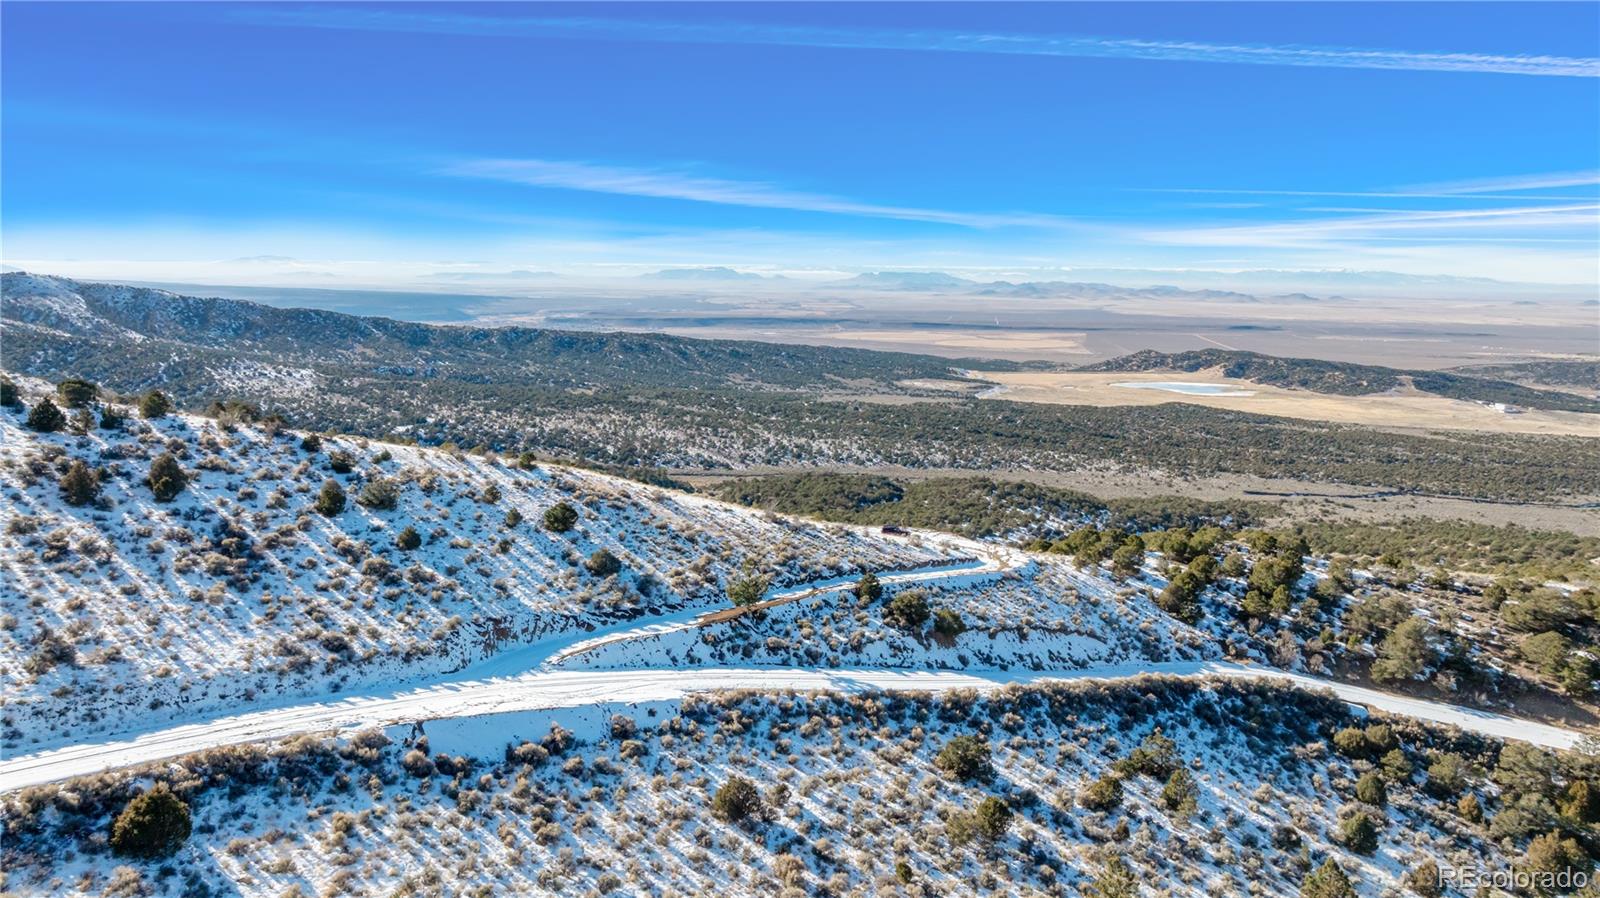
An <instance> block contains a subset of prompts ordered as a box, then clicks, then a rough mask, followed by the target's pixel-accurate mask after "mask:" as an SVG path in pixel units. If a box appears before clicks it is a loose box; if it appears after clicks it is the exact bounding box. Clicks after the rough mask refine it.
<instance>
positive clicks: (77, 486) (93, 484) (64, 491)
mask: <svg viewBox="0 0 1600 898" xmlns="http://www.w3.org/2000/svg"><path fill="white" fill-rule="evenodd" d="M98 495H100V478H99V477H98V476H96V475H95V472H94V471H92V470H90V468H89V466H88V465H86V464H84V463H83V461H82V460H81V459H74V460H73V462H72V464H70V465H68V466H67V473H66V474H64V475H63V476H62V477H61V498H62V499H63V500H65V501H66V503H67V504H68V505H88V504H89V503H90V502H93V501H94V500H95V497H96V496H98Z"/></svg>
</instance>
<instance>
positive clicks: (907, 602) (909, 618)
mask: <svg viewBox="0 0 1600 898" xmlns="http://www.w3.org/2000/svg"><path fill="white" fill-rule="evenodd" d="M929 614H930V612H929V610H928V599H927V597H926V596H925V594H924V593H923V592H922V590H920V589H908V590H906V591H905V592H901V593H896V594H895V597H894V598H892V599H890V600H889V604H888V605H887V606H885V608H884V610H883V619H884V621H885V622H887V623H888V624H889V625H890V626H893V627H897V628H899V629H901V630H915V629H917V628H919V627H921V626H922V625H923V624H925V623H927V622H928V615H929Z"/></svg>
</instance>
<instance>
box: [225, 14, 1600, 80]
mask: <svg viewBox="0 0 1600 898" xmlns="http://www.w3.org/2000/svg"><path fill="white" fill-rule="evenodd" d="M233 14H234V15H235V16H238V17H243V18H248V19H249V20H251V21H255V22H264V23H269V24H278V25H294V26H304V27H315V28H339V29H357V30H369V31H401V32H422V33H437V34H470V35H484V36H502V37H503V36H508V35H524V36H526V35H537V36H541V37H557V38H562V37H565V38H580V39H603V40H632V41H652V42H663V43H702V44H706V43H709V44H756V45H782V46H801V47H824V48H837V49H861V50H911V51H934V52H951V53H986V54H1002V55H1020V56H1058V57H1087V58H1105V59H1148V60H1163V61H1172V62H1210V63H1228V64H1235V65H1273V66H1302V67H1313V68H1345V69H1387V70H1395V71H1412V72H1454V73H1479V74H1500V75H1539V76H1551V77H1568V78H1596V77H1600V59H1593V58H1585V57H1570V56H1547V55H1529V56H1507V55H1499V54H1486V53H1430V52H1419V51H1414V50H1388V49H1374V48H1365V47H1313V46H1301V45H1270V44H1232V43H1210V42H1205V41H1171V40H1137V39H1128V38H1108V37H1094V36H1088V35H1043V34H995V33H983V32H964V31H931V30H917V31H888V30H882V29H846V28H819V27H794V26H776V25H766V24H754V23H735V22H715V23H701V22H669V21H661V20H645V19H632V20H621V19H604V18H568V17H530V16H516V15H473V14H469V13H462V12H455V11H450V12H420V11H414V10H395V9H373V8H370V7H329V6H316V7H300V8H282V7H251V8H245V9H239V10H235V11H234V12H233Z"/></svg>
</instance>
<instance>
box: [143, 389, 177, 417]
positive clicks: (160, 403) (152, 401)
mask: <svg viewBox="0 0 1600 898" xmlns="http://www.w3.org/2000/svg"><path fill="white" fill-rule="evenodd" d="M171 413H172V397H170V396H168V395H167V394H165V393H163V392H161V391H160V390H151V391H150V392H148V393H146V394H144V395H143V396H141V397H139V416H140V417H143V418H160V417H164V416H166V415H169V414H171Z"/></svg>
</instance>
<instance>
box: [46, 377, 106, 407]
mask: <svg viewBox="0 0 1600 898" xmlns="http://www.w3.org/2000/svg"><path fill="white" fill-rule="evenodd" d="M99 393H100V388H99V387H97V386H95V385H94V384H93V383H91V382H90V381H87V380H84V379H83V378H81V377H71V378H68V379H66V380H64V381H62V382H61V383H58V384H56V395H57V396H60V397H61V403H62V404H63V405H65V406H66V407H67V408H83V407H84V406H86V405H88V404H89V403H91V402H93V401H94V399H95V396H97V395H99Z"/></svg>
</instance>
